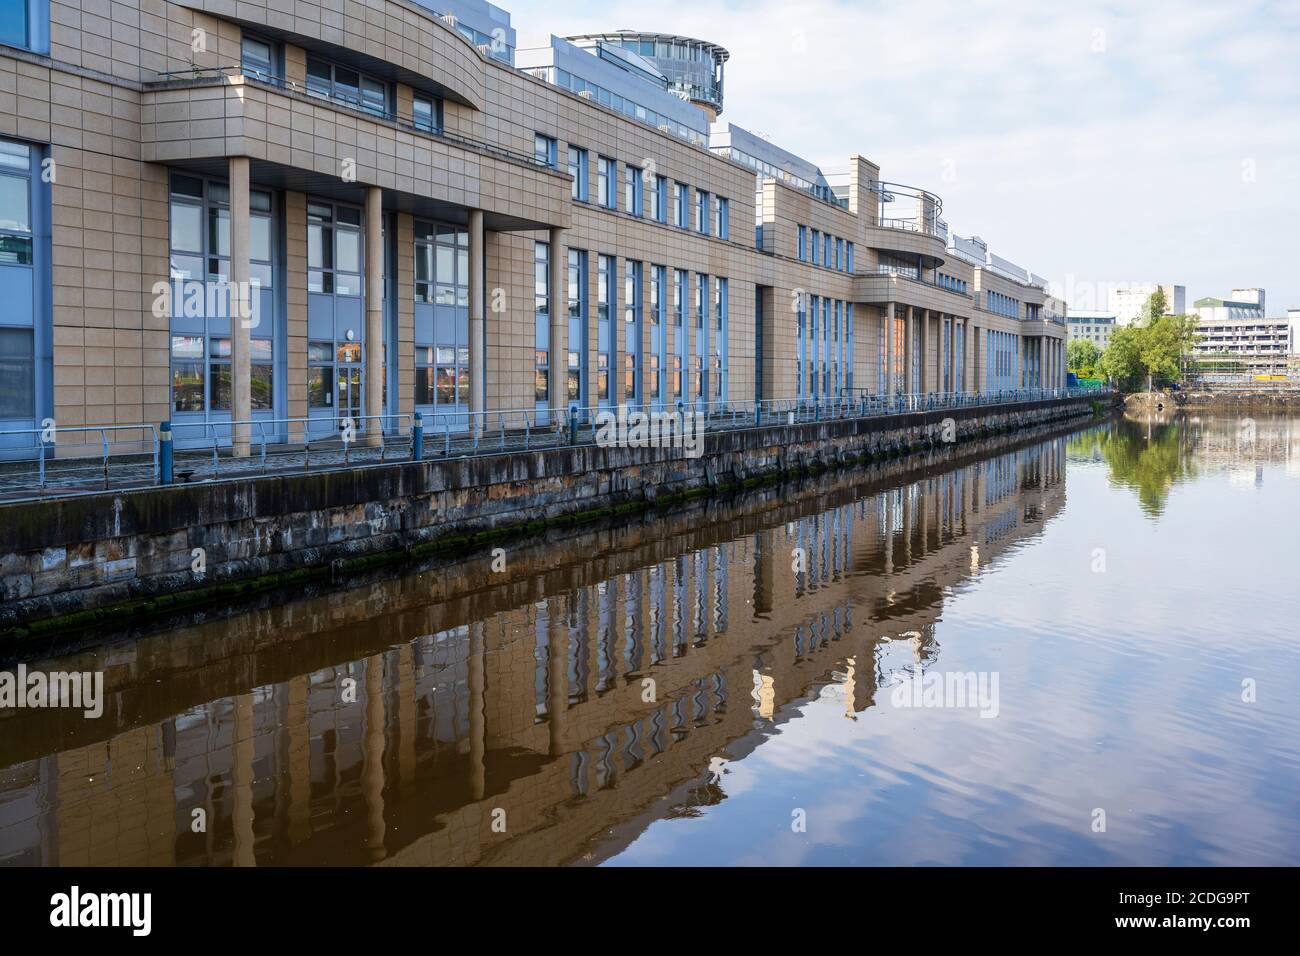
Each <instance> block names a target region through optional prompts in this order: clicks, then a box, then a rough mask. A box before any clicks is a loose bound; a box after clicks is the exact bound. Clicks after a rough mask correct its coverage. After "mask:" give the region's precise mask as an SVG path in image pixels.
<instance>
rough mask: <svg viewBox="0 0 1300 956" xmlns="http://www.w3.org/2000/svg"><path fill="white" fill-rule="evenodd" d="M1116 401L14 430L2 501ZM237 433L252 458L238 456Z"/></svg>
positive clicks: (1018, 394) (830, 402)
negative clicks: (657, 434) (649, 431)
mask: <svg viewBox="0 0 1300 956" xmlns="http://www.w3.org/2000/svg"><path fill="white" fill-rule="evenodd" d="M1108 394H1109V390H1108V389H1097V388H1020V389H1002V390H997V391H989V392H950V393H939V392H921V393H910V394H909V393H898V394H896V395H894V396H893V397H892V398H891V397H889V396H887V395H880V394H875V395H871V394H865V393H859V394H856V395H844V396H840V397H836V398H823V399H819V400H817V399H789V400H765V401H761V402H754V401H733V402H692V403H678V404H677V405H661V404H651V405H622V406H599V407H595V406H586V407H583V406H578V405H571V406H569V407H568V408H567V409H564V410H562V411H559V412H553V411H551V410H550V409H545V408H540V409H539V408H530V409H496V410H491V411H485V412H476V413H470V412H465V411H462V412H445V413H444V412H435V413H419V412H417V413H415V414H402V415H382V416H378V417H365V416H358V417H355V418H258V419H254V420H252V421H248V422H230V421H212V422H174V423H169V422H163V423H160V424H158V425H153V424H135V425H90V426H81V427H76V428H59V429H55V428H53V427H50V428H47V429H11V430H5V431H0V501H21V500H28V499H34V498H42V497H55V496H63V495H76V494H88V493H94V492H98V491H104V490H126V489H133V488H150V487H156V486H160V485H168V484H194V483H199V482H209V481H222V480H229V479H234V478H246V477H253V476H258V475H270V474H295V473H297V474H302V473H306V472H316V471H325V470H337V469H345V468H356V467H366V466H372V465H381V464H385V463H391V462H394V461H411V460H424V459H429V460H434V459H453V458H464V457H473V456H478V455H490V454H499V453H501V452H509V451H531V450H539V449H545V448H555V447H559V446H572V445H592V444H599V443H601V442H602V434H603V433H602V430H603V429H604V428H605V427H606V426H607V425H610V424H615V423H617V422H618V421H619V420H620V419H621V420H623V421H625V422H632V423H634V422H635V419H636V416H637V415H645V416H649V417H650V418H652V419H653V418H655V417H656V416H657V417H658V418H657V421H658V422H660V423H663V424H664V425H665V427H671V428H674V429H675V430H676V434H678V435H681V434H682V433H683V429H688V430H692V429H693V430H694V431H696V432H717V431H728V430H735V429H743V428H760V427H765V426H772V425H794V424H800V423H805V422H817V421H832V420H837V419H846V418H873V417H882V416H888V415H899V414H907V413H912V412H931V411H942V410H945V409H962V408H974V407H988V406H994V405H1009V404H1016V403H1020V402H1030V401H1043V400H1050V399H1064V398H1075V397H1092V398H1101V397H1105V396H1106V395H1108ZM688 416H689V419H688ZM237 433H238V436H239V437H240V438H241V441H240V446H241V447H240V450H241V451H244V450H245V446H246V454H241V455H235V454H233V453H232V452H233V449H234V442H233V438H234V437H235V436H236V434H237ZM661 433H663V432H662V431H661Z"/></svg>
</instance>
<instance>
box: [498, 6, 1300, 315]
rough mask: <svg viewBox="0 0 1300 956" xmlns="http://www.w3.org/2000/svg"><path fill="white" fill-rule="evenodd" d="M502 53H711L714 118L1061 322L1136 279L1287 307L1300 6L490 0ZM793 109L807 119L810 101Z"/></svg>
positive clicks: (1297, 293)
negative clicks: (964, 251)
mask: <svg viewBox="0 0 1300 956" xmlns="http://www.w3.org/2000/svg"><path fill="white" fill-rule="evenodd" d="M496 2H497V4H498V5H499V6H503V7H504V8H505V9H507V10H509V11H510V13H511V14H512V17H513V25H514V27H515V29H516V31H517V32H518V35H519V45H520V47H529V46H540V45H544V44H545V43H547V42H548V41H547V38H548V36H549V34H552V33H554V34H557V35H560V36H564V35H571V34H575V33H586V32H592V31H597V30H616V29H624V28H626V29H634V30H655V31H659V32H664V33H678V34H684V35H687V36H693V37H699V38H701V39H706V40H710V41H712V42H715V43H718V44H721V45H722V46H724V47H726V48H727V49H728V50H729V51H730V52H731V59H730V61H729V62H728V63H727V66H726V90H725V108H724V112H723V116H722V118H723V119H725V120H730V121H732V122H735V123H736V124H737V125H739V126H742V127H744V128H746V129H749V130H751V131H754V132H762V133H764V134H765V135H767V137H768V138H769V139H771V140H772V141H773V142H774V143H776V144H777V145H779V146H782V147H784V148H785V149H788V150H790V151H791V152H793V153H796V154H797V155H800V156H803V157H804V158H806V159H809V160H811V161H813V162H815V163H817V164H818V165H819V166H821V168H822V171H823V172H825V173H833V172H836V171H842V170H844V169H846V168H847V166H848V158H849V157H850V156H852V155H854V154H861V155H863V156H866V157H867V158H869V159H871V160H872V161H873V162H875V163H878V164H879V165H880V167H881V176H882V178H884V179H886V180H889V181H892V182H901V183H907V184H911V185H916V186H922V187H925V188H927V189H930V190H932V191H934V192H937V193H938V194H939V195H940V196H941V197H942V198H943V203H944V219H946V220H947V222H948V225H949V227H950V229H952V230H953V231H955V232H956V233H957V234H959V235H964V236H968V235H978V236H980V237H982V238H983V239H985V240H986V241H987V242H988V244H989V249H990V250H991V251H993V252H996V253H997V254H998V255H1001V256H1003V257H1005V258H1007V259H1010V260H1011V261H1013V262H1015V263H1017V264H1019V265H1022V266H1024V267H1026V268H1028V269H1030V270H1032V271H1033V272H1035V273H1037V274H1039V275H1041V276H1044V277H1046V278H1047V279H1049V280H1050V281H1051V282H1052V283H1053V285H1054V287H1055V289H1056V290H1057V292H1058V294H1060V295H1061V296H1062V297H1063V298H1065V299H1066V301H1067V302H1068V303H1069V304H1070V305H1071V306H1072V307H1073V308H1076V309H1089V308H1103V309H1104V308H1106V307H1107V298H1108V291H1109V289H1111V288H1116V287H1118V288H1124V287H1129V286H1132V285H1134V284H1136V283H1144V282H1156V281H1158V282H1166V283H1172V284H1175V285H1183V286H1186V287H1187V303H1188V308H1189V309H1190V308H1191V303H1192V301H1193V300H1194V299H1197V298H1201V297H1203V296H1219V297H1226V296H1227V295H1228V294H1229V292H1230V291H1231V290H1232V289H1234V288H1249V287H1262V288H1264V289H1265V290H1266V292H1267V306H1268V313H1269V314H1270V315H1281V314H1284V313H1285V310H1286V309H1287V308H1300V268H1298V267H1297V265H1296V261H1295V260H1296V254H1297V252H1300V248H1298V245H1297V243H1296V241H1295V237H1296V235H1297V230H1296V223H1297V220H1298V219H1300V215H1298V214H1300V2H1297V0H1282V2H1258V3H1251V2H1242V0H1235V2H1228V3H1224V2H1222V0H1219V2H1209V0H1205V2H1202V0H1183V2H1173V0H1141V2H1129V3H1099V2H1093V0H1073V2H1071V3H1068V4H1062V3H1057V2H1042V0H1008V2H999V3H992V2H980V0H962V2H953V3H949V2H913V3H897V2H894V3H875V2H837V0H803V2H793V3H791V2H776V0H757V2H743V3H742V2H723V0H657V2H655V3H654V4H647V3H644V2H639V3H638V2H629V0H600V2H593V0H573V2H566V0H496ZM810 104H811V105H810Z"/></svg>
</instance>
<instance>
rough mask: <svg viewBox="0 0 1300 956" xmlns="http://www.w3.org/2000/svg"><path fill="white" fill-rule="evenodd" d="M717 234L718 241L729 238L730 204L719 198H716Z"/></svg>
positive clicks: (728, 201)
mask: <svg viewBox="0 0 1300 956" xmlns="http://www.w3.org/2000/svg"><path fill="white" fill-rule="evenodd" d="M717 216H718V221H717V233H718V238H719V239H727V238H730V236H731V202H730V200H727V199H724V198H722V197H721V196H719V197H718V208H717Z"/></svg>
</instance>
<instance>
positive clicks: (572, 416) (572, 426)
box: [569, 402, 578, 445]
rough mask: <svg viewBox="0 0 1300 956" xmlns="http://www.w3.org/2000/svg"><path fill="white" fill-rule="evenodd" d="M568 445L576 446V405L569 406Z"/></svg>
mask: <svg viewBox="0 0 1300 956" xmlns="http://www.w3.org/2000/svg"><path fill="white" fill-rule="evenodd" d="M569 444H570V445H576V444H578V405H577V403H576V402H575V403H574V404H572V405H570V406H569Z"/></svg>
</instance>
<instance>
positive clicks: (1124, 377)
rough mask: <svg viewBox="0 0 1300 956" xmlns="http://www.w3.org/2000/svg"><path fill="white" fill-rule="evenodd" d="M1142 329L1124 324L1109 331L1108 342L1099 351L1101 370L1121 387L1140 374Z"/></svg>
mask: <svg viewBox="0 0 1300 956" xmlns="http://www.w3.org/2000/svg"><path fill="white" fill-rule="evenodd" d="M1141 333H1142V330H1141V329H1139V328H1137V327H1135V326H1132V325H1125V326H1121V327H1120V328H1118V329H1116V330H1115V331H1114V332H1113V333H1111V337H1110V344H1109V345H1107V346H1106V351H1104V352H1102V353H1101V362H1100V365H1101V371H1102V374H1104V375H1105V376H1106V377H1107V378H1109V379H1110V380H1111V381H1113V382H1115V383H1116V384H1117V385H1119V386H1120V387H1121V388H1122V387H1124V386H1125V385H1127V384H1128V383H1130V382H1131V381H1132V380H1133V379H1135V378H1136V377H1137V376H1138V375H1140V374H1142V359H1141V355H1142V346H1141V342H1140V338H1141Z"/></svg>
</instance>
